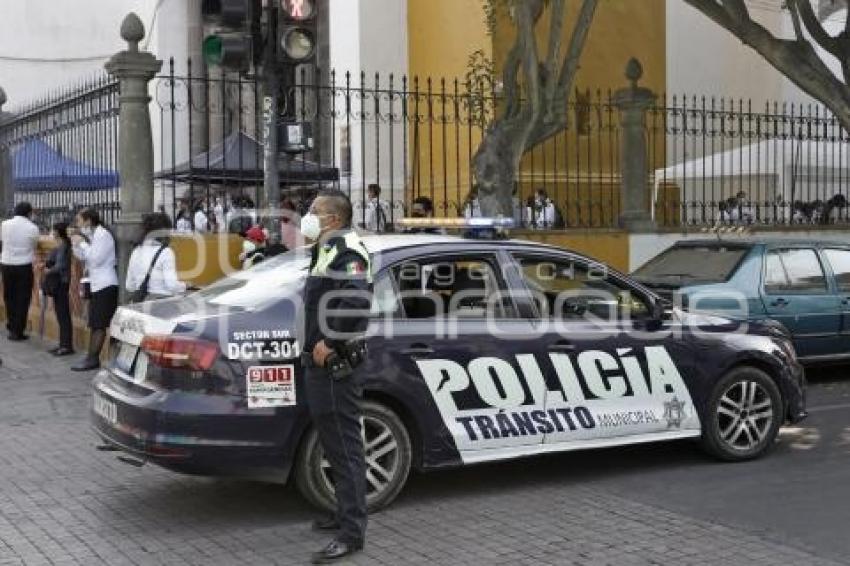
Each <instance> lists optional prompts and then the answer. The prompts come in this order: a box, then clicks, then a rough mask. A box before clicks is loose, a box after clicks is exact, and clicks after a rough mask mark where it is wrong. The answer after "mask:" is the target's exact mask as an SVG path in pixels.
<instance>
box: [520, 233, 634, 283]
mask: <svg viewBox="0 0 850 566" xmlns="http://www.w3.org/2000/svg"><path fill="white" fill-rule="evenodd" d="M511 237H512V238H517V239H519V240H531V241H533V242H541V243H544V244H549V245H552V246H558V247H561V248H565V249H568V250H571V251H574V252H578V253H581V254H584V255H586V256H589V257H592V258H593V259H596V260H598V261H601V262H603V263H605V264H606V265H609V266H611V267H613V268H614V269H617V270H619V271H622V272H624V273H627V272H628V271H629V234H628V233H627V232H623V231H620V230H571V231H534V230H527V231H526V230H514V231H512V232H511Z"/></svg>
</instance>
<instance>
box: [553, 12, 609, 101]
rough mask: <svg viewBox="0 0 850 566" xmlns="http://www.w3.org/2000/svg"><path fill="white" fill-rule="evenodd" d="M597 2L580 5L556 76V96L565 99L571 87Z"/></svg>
mask: <svg viewBox="0 0 850 566" xmlns="http://www.w3.org/2000/svg"><path fill="white" fill-rule="evenodd" d="M598 3H599V1H598V0H584V3H583V4H582V5H581V11H579V14H578V19H577V20H576V24H575V26H574V27H573V35H572V37H571V38H570V46H569V48H568V49H567V56H566V58H565V59H564V65H563V67H561V74H560V76H559V78H558V93H557V94H558V98H564V99H565V98H566V97H567V95H568V94H569V92H570V91H571V90H572V88H573V79H574V78H575V75H576V72H577V71H578V63H579V59H581V53H582V51H583V50H584V44H585V42H586V41H587V35H588V33H589V32H590V24H591V23H593V15H594V14H595V13H596V6H597V4H598Z"/></svg>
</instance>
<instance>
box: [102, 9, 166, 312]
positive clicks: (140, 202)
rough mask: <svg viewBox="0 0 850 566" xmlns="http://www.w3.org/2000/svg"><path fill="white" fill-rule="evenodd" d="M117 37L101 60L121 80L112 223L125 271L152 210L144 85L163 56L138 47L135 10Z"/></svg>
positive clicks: (121, 270) (140, 33) (147, 97)
mask: <svg viewBox="0 0 850 566" xmlns="http://www.w3.org/2000/svg"><path fill="white" fill-rule="evenodd" d="M121 37H122V38H123V39H124V41H126V42H127V50H126V51H121V52H120V53H116V54H115V55H113V56H112V57H111V58H110V59H109V61H107V63H106V70H107V72H109V74H110V75H112V76H114V77H115V78H117V79H118V82H119V84H120V89H119V92H120V95H119V111H118V124H119V127H118V132H119V133H118V178H119V179H120V183H121V193H120V198H121V215H120V217H119V218H118V221H117V222H116V225H115V235H116V237H117V239H118V273H120V274H122V275H123V274H124V273H126V272H127V264H128V263H129V260H130V252H131V251H132V249H133V244H134V242H136V241H137V240H138V238H139V235H140V233H141V227H142V216H143V215H144V214H147V213H150V212H153V203H154V188H153V175H154V170H153V166H154V161H153V132H152V130H151V116H150V110H149V108H148V104H149V103H150V100H151V97H150V94H149V92H148V86H149V84H150V82H151V81H152V80H153V79H154V77H156V74H157V73H158V72H159V71H160V69H161V68H162V61H160V60H158V59H157V58H156V57H154V56H153V55H152V54H150V53H147V52H145V51H140V50H139V42H141V41H142V39H144V37H145V27H144V25H143V24H142V21H141V20H140V19H139V16H137V15H136V14H133V13H130V14H128V15H127V17H126V18H124V22H123V23H122V24H121ZM121 293H122V298H126V294H125V292H124V285H121Z"/></svg>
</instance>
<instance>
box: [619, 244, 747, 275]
mask: <svg viewBox="0 0 850 566" xmlns="http://www.w3.org/2000/svg"><path fill="white" fill-rule="evenodd" d="M748 251H749V248H746V247H739V246H730V247H725V246H673V247H672V248H669V249H667V250H666V251H664V252H662V253H661V254H659V255H658V256H656V257H655V258H653V259H651V260H649V262H647V263H646V264H644V265H643V266H642V267H640V268H639V269H638V270H637V271H635V272H634V274H633V275H634V276H635V277H637V278H639V279H646V280H653V279H661V280H674V281H675V280H687V281H699V282H705V283H716V282H721V281H727V280H728V279H729V278H730V277H731V276H732V273H733V272H734V271H735V269H736V268H737V266H738V264H739V263H740V262H741V260H742V259H743V258H744V256H745V255H746V254H747V252H748Z"/></svg>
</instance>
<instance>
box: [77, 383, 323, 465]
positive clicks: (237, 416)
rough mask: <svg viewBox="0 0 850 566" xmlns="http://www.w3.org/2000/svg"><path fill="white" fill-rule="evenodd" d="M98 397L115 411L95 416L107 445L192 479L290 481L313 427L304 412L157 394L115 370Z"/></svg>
mask: <svg viewBox="0 0 850 566" xmlns="http://www.w3.org/2000/svg"><path fill="white" fill-rule="evenodd" d="M92 393H93V395H94V396H95V397H96V399H95V405H98V403H99V406H100V407H103V406H104V403H106V404H107V406H109V408H110V410H109V411H104V410H100V411H97V410H95V408H93V409H92V413H91V422H92V427H93V428H94V430H95V432H96V433H97V434H98V436H99V437H100V438H101V439H102V440H103V441H104V443H106V444H107V445H109V446H111V447H113V448H116V449H118V450H120V451H122V452H125V453H127V454H130V455H132V456H133V457H135V458H136V459H139V460H142V461H144V462H150V463H154V464H157V465H159V466H162V467H164V468H168V469H171V470H174V471H178V472H185V473H193V474H201V475H212V476H217V475H228V476H240V477H255V478H260V479H266V480H271V481H278V482H284V481H286V479H287V476H288V474H289V470H290V469H291V467H292V461H293V459H294V456H295V451H296V448H297V443H298V440H299V438H300V437H301V433H302V432H303V428H304V426H305V425H304V423H306V422H307V419H306V418H299V416H300V415H301V412H302V411H303V409H301V408H299V407H287V408H283V409H248V408H247V407H246V404H245V400H244V398H242V397H240V396H234V395H210V394H206V393H203V392H184V391H152V390H149V389H143V388H141V387H139V386H137V385H135V384H133V383H131V382H128V381H127V380H126V379H124V378H122V377H119V376H118V375H116V374H113V373H112V371H111V370H103V371H101V372H99V373H98V375H97V376H96V377H95V378H94V381H93V383H92ZM98 398H99V399H98ZM110 403H111V404H114V405H108V404H110ZM113 406H114V411H112V407H113ZM299 423H301V426H299Z"/></svg>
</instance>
